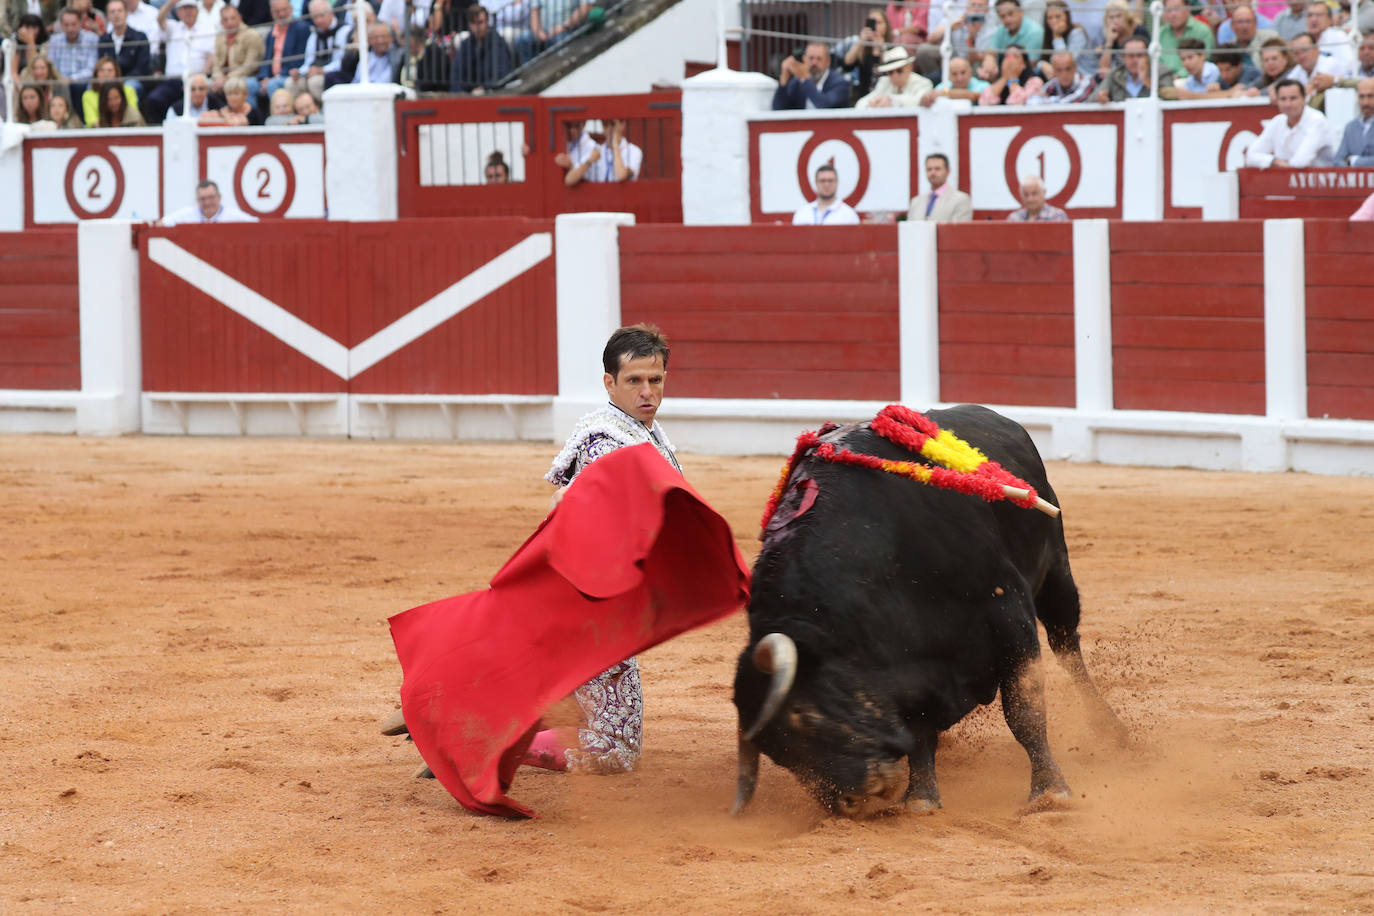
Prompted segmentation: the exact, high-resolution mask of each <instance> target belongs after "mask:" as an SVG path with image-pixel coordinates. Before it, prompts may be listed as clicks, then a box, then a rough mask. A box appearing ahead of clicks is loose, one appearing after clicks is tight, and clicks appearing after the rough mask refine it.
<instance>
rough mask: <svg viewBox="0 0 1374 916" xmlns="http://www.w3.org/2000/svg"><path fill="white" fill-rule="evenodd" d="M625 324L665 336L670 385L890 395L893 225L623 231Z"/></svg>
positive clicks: (894, 359)
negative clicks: (669, 347)
mask: <svg viewBox="0 0 1374 916" xmlns="http://www.w3.org/2000/svg"><path fill="white" fill-rule="evenodd" d="M620 284H621V288H620V301H621V316H622V319H623V320H624V322H625V323H627V324H630V323H634V322H638V321H651V322H654V323H655V324H658V325H659V326H660V327H662V328H663V330H664V332H665V333H666V334H667V335H668V337H669V339H670V340H671V341H672V343H673V363H672V393H673V395H674V396H676V397H697V398H830V399H858V400H878V401H891V400H896V399H897V397H898V395H899V391H900V384H901V380H900V367H899V355H898V342H897V233H896V230H895V228H894V227H893V226H890V225H888V226H857V227H848V226H835V227H829V228H823V229H817V228H813V227H795V228H794V227H791V226H778V227H761V226H753V227H749V226H738V227H734V226H732V227H710V228H707V227H683V226H627V227H625V228H623V229H621V230H620Z"/></svg>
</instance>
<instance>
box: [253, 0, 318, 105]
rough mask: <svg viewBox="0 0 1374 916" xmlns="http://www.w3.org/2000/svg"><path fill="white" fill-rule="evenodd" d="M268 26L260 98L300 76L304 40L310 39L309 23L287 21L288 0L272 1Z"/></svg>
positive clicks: (270, 94)
mask: <svg viewBox="0 0 1374 916" xmlns="http://www.w3.org/2000/svg"><path fill="white" fill-rule="evenodd" d="M270 8H271V10H272V27H271V28H269V29H268V30H267V34H266V35H265V36H263V37H264V38H266V42H265V47H264V50H263V56H262V66H260V67H259V68H258V85H259V86H261V87H262V90H261V93H262V95H263V97H264V98H268V99H270V98H272V93H274V92H276V91H277V90H278V89H280V88H282V87H283V86H285V85H286V84H287V83H289V82H291V81H292V80H293V79H299V78H300V72H301V69H302V67H303V65H304V63H305V43H306V41H308V40H309V39H310V23H309V22H308V21H307V20H305V19H299V20H297V21H296V22H292V21H291V0H272V3H271V7H270Z"/></svg>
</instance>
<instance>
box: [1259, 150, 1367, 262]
mask: <svg viewBox="0 0 1374 916" xmlns="http://www.w3.org/2000/svg"><path fill="white" fill-rule="evenodd" d="M1236 179H1237V190H1238V195H1239V203H1240V206H1239V210H1240V216H1241V217H1242V218H1244V219H1265V218H1268V217H1273V216H1301V217H1305V218H1328V219H1345V218H1348V217H1349V216H1350V214H1351V213H1354V212H1355V210H1356V209H1357V208H1358V207H1359V206H1360V203H1361V202H1362V201H1364V199H1365V198H1366V197H1368V196H1369V195H1370V194H1374V169H1370V168H1325V169H1249V168H1244V169H1240V170H1238V171H1237V172H1236ZM1368 279H1369V278H1366V280H1368Z"/></svg>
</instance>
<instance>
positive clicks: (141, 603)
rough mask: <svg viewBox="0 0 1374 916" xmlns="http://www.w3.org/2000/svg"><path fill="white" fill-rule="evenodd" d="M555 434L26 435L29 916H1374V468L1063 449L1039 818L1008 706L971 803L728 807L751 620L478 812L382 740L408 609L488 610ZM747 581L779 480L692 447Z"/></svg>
mask: <svg viewBox="0 0 1374 916" xmlns="http://www.w3.org/2000/svg"><path fill="white" fill-rule="evenodd" d="M553 451H554V449H553V448H552V447H551V446H549V445H542V446H540V445H534V446H530V445H519V446H496V445H483V446H472V445H463V446H454V445H415V444H374V443H354V442H304V441H263V440H249V441H243V440H208V439H190V440H188V439H158V438H127V439H117V440H88V439H75V438H49V437H34V438H22V437H8V438H0V496H2V497H3V503H2V504H0V559H2V561H3V569H4V571H5V575H4V577H3V581H2V582H0V658H3V664H2V665H0V701H3V702H0V748H3V750H2V751H0V761H3V779H0V863H2V864H0V912H4V913H11V912H13V913H22V912H30V911H32V912H50V911H57V912H72V913H98V912H163V911H174V912H209V911H216V912H222V911H229V912H253V913H258V912H288V911H289V912H333V913H338V912H352V911H360V910H363V911H395V912H426V913H428V912H434V913H439V912H445V913H449V912H452V913H489V912H527V913H536V914H540V916H549V914H554V913H579V912H598V913H602V912H604V913H630V912H651V913H656V912H665V913H666V912H674V913H678V912H681V913H702V914H707V913H711V914H714V913H727V912H728V913H835V912H857V911H875V912H896V911H903V912H910V911H912V910H919V911H924V912H936V913H970V914H981V913H988V912H1018V913H1027V912H1036V913H1059V912H1065V911H1091V912H1121V911H1125V912H1147V913H1156V912H1158V913H1165V912H1169V913H1172V912H1179V911H1201V910H1208V911H1214V912H1215V911H1220V912H1236V913H1267V912H1283V913H1287V912H1294V911H1312V912H1319V913H1333V912H1342V911H1366V912H1374V853H1371V851H1370V850H1371V846H1374V691H1372V690H1371V685H1374V601H1371V595H1370V556H1371V550H1372V549H1374V548H1371V545H1372V544H1374V479H1339V478H1322V477H1308V476H1302V475H1294V474H1286V475H1277V476H1259V475H1241V474H1218V473H1203V472H1195V471H1158V470H1139V469H1131V468H1104V467H1096V466H1075V465H1055V466H1053V467H1051V480H1052V481H1054V483H1055V485H1056V488H1057V489H1058V491H1059V494H1060V499H1061V502H1062V503H1063V506H1064V510H1065V521H1066V526H1067V530H1068V537H1069V547H1070V552H1071V555H1072V558H1073V562H1074V568H1075V571H1076V574H1077V578H1078V582H1079V586H1080V588H1081V590H1082V592H1083V595H1084V603H1085V616H1084V623H1083V627H1082V632H1083V636H1084V642H1085V647H1086V650H1087V657H1088V663H1089V667H1090V668H1091V669H1092V671H1093V672H1094V674H1095V676H1096V677H1097V679H1098V682H1099V684H1100V685H1101V687H1102V690H1103V693H1104V694H1105V696H1106V697H1107V699H1108V700H1109V701H1110V702H1111V703H1112V704H1113V705H1114V706H1115V708H1116V709H1117V710H1118V711H1119V713H1120V715H1121V717H1122V719H1123V720H1124V721H1125V722H1126V723H1127V724H1128V725H1129V726H1130V728H1131V730H1132V732H1133V734H1134V736H1135V738H1136V740H1137V746H1136V747H1134V748H1132V749H1130V750H1122V749H1118V748H1116V747H1113V746H1106V745H1104V744H1103V743H1101V742H1099V741H1098V740H1097V739H1095V738H1094V737H1093V736H1092V735H1091V734H1090V733H1089V732H1088V730H1087V729H1086V727H1085V726H1084V725H1083V724H1082V716H1083V710H1082V708H1081V707H1080V705H1079V704H1078V701H1077V699H1076V697H1075V696H1074V694H1073V692H1072V690H1071V689H1070V686H1069V684H1068V680H1067V678H1066V677H1065V676H1064V675H1063V674H1062V673H1061V672H1059V670H1058V669H1057V668H1054V667H1053V666H1051V672H1050V674H1051V679H1050V698H1049V700H1050V721H1051V740H1052V744H1053V746H1054V748H1055V750H1056V753H1057V756H1058V758H1059V761H1060V763H1061V765H1062V766H1063V768H1064V771H1065V773H1066V775H1067V777H1068V779H1069V782H1070V784H1071V785H1072V786H1073V788H1074V791H1075V794H1076V796H1077V798H1076V799H1075V801H1074V802H1073V803H1072V804H1071V805H1070V806H1069V807H1067V808H1065V809H1062V810H1054V811H1049V812H1044V813H1039V814H1032V815H1025V816H1021V815H1019V814H1018V808H1019V806H1020V805H1021V804H1022V803H1023V802H1024V800H1025V795H1026V792H1027V789H1028V785H1029V767H1028V764H1027V762H1026V759H1025V755H1024V754H1023V752H1022V751H1021V750H1020V748H1019V747H1018V746H1017V745H1016V744H1015V743H1014V741H1013V739H1012V738H1011V735H1010V733H1009V732H1008V731H1007V729H1006V726H1005V725H1004V724H1003V722H1002V719H1001V713H1000V710H999V709H998V708H996V707H993V708H988V709H984V710H981V711H980V712H979V713H978V714H976V715H975V716H973V717H972V718H971V719H969V720H967V721H966V722H964V723H963V724H961V725H960V726H959V727H958V728H956V729H955V730H954V731H953V732H951V733H950V734H949V735H948V736H947V740H946V741H945V742H944V743H943V744H942V746H941V750H940V755H939V758H938V766H939V774H940V779H941V787H942V789H943V793H944V801H945V809H944V810H943V811H941V812H938V813H936V814H934V815H932V816H929V817H915V816H900V817H889V818H884V819H880V820H876V821H871V822H866V823H851V822H847V821H841V820H835V819H829V818H826V817H823V816H821V813H820V811H819V810H818V809H817V808H815V807H814V806H813V805H812V803H811V802H810V801H809V799H808V798H807V797H806V796H805V795H804V794H803V793H802V792H801V790H800V789H799V788H798V787H797V785H796V784H795V782H794V781H793V779H792V777H791V776H790V775H789V774H787V773H786V772H785V771H782V770H780V769H778V768H776V767H774V766H772V765H771V764H770V763H768V762H767V761H765V762H764V768H763V774H762V779H761V784H760V788H759V794H758V797H757V798H756V800H755V803H754V807H753V808H752V809H751V811H750V813H749V814H747V815H746V816H745V817H743V818H742V819H732V818H730V816H729V815H728V814H727V810H728V808H729V805H730V802H731V800H732V798H733V794H734V770H735V751H734V734H735V721H734V711H733V706H732V705H731V703H730V686H729V685H730V682H731V677H732V672H733V666H734V658H735V655H736V653H737V652H738V650H739V648H740V647H741V645H742V644H743V641H744V637H745V622H744V617H743V615H736V616H734V617H732V618H730V619H728V620H726V621H725V622H723V623H721V624H719V625H717V626H714V627H712V628H710V629H707V630H703V631H698V632H695V633H691V634H688V635H686V636H684V637H681V638H679V639H677V640H675V641H673V642H670V643H668V644H666V645H663V646H660V647H658V648H657V649H655V650H653V651H652V652H649V653H647V654H646V655H644V656H642V658H641V663H642V665H643V670H644V683H645V693H646V710H647V711H646V728H645V743H646V753H645V756H644V760H643V763H642V767H641V769H640V770H639V771H638V772H636V773H635V774H633V775H631V776H627V777H621V778H595V777H584V778H570V777H567V776H564V775H561V774H548V773H544V772H541V771H522V773H521V775H520V776H518V777H517V780H516V784H515V788H514V791H513V794H514V795H515V797H517V798H519V799H520V800H522V801H524V802H526V803H528V804H530V805H532V806H533V807H534V808H535V809H536V810H538V811H539V812H540V813H541V814H542V815H543V816H542V817H541V818H540V819H538V820H534V821H525V822H508V821H503V820H497V819H492V818H482V817H477V816H474V815H471V814H469V813H467V812H466V811H464V810H463V809H462V808H460V807H459V806H458V805H457V803H455V802H454V801H453V800H452V799H451V798H450V797H449V796H448V795H447V794H446V793H445V792H444V790H443V789H442V787H440V786H439V785H438V784H436V783H435V782H433V781H430V780H423V781H422V780H415V779H411V778H410V773H411V771H412V770H413V769H414V768H415V766H416V764H417V763H418V757H417V756H416V754H415V751H414V750H413V748H412V747H411V746H409V745H407V744H406V743H405V742H403V741H400V740H396V739H390V738H383V737H381V736H380V735H379V734H378V733H377V725H378V723H379V721H380V720H381V719H382V717H383V716H384V715H386V714H387V713H388V712H390V711H391V710H392V709H393V708H395V706H396V705H397V688H398V686H399V680H400V670H399V668H398V666H397V664H396V660H395V657H394V654H393V652H392V647H391V641H390V637H389V635H388V631H387V626H386V618H387V617H388V615H391V614H394V613H397V612H399V611H402V610H404V609H406V608H408V607H411V606H412V605H415V604H419V603H422V602H425V601H429V600H431V599H434V598H438V597H442V596H445V595H451V594H457V593H459V592H464V591H470V590H473V589H476V588H480V587H482V586H483V585H484V584H485V583H486V581H487V579H488V578H489V577H490V575H491V574H492V573H493V572H494V571H495V570H496V569H497V567H498V566H499V565H500V564H501V563H502V562H503V561H504V560H505V559H506V557H507V556H508V555H509V554H510V553H511V551H512V550H513V549H514V548H515V547H516V546H517V545H518V544H519V543H520V542H521V541H522V540H523V539H524V538H525V536H526V535H527V534H528V533H529V532H530V531H531V530H532V528H533V527H534V525H535V524H536V523H537V522H538V521H539V519H540V518H541V516H542V513H543V510H544V507H545V505H546V500H547V498H548V487H547V486H546V485H545V484H543V483H542V481H540V480H539V476H540V474H541V473H542V472H543V471H544V469H545V468H546V467H547V464H548V461H549V459H550V457H551V456H552V454H553ZM685 459H686V460H685V461H684V464H685V466H686V467H687V469H688V476H689V477H690V479H691V480H692V481H693V482H694V484H695V485H696V486H697V487H698V488H699V489H700V490H701V492H702V493H703V494H704V495H705V496H706V498H707V499H708V500H710V501H711V502H712V503H713V504H714V505H715V506H716V507H717V508H718V509H719V510H720V511H722V512H723V513H724V514H725V515H726V516H727V517H728V518H729V519H730V521H731V523H732V524H733V526H734V529H735V532H736V536H737V537H738V539H739V543H740V546H741V548H742V549H743V550H744V552H745V553H746V555H747V556H749V557H750V558H752V556H753V554H754V553H755V551H756V550H757V541H756V540H755V537H754V536H755V533H756V525H757V520H758V517H759V513H760V510H761V508H762V505H763V502H764V499H765V497H766V496H767V493H768V490H769V488H770V486H771V485H772V483H773V480H774V475H775V474H776V472H777V469H778V466H779V464H780V461H779V460H778V459H774V458H752V459H725V458H711V457H704V456H694V455H687V456H685Z"/></svg>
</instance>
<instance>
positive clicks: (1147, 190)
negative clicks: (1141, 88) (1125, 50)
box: [1121, 98, 1168, 221]
mask: <svg viewBox="0 0 1374 916" xmlns="http://www.w3.org/2000/svg"><path fill="white" fill-rule="evenodd" d="M1122 108H1123V109H1124V112H1123V114H1122V118H1124V122H1125V137H1124V149H1123V150H1122V154H1121V172H1122V175H1123V176H1124V177H1123V180H1122V182H1121V218H1122V219H1129V220H1146V221H1148V220H1157V219H1162V218H1163V217H1164V169H1165V168H1167V167H1168V163H1166V162H1164V110H1163V109H1162V108H1161V107H1160V104H1159V100H1158V99H1154V98H1147V99H1131V100H1130V101H1128V102H1126V103H1125V104H1124V105H1123V106H1122Z"/></svg>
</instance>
